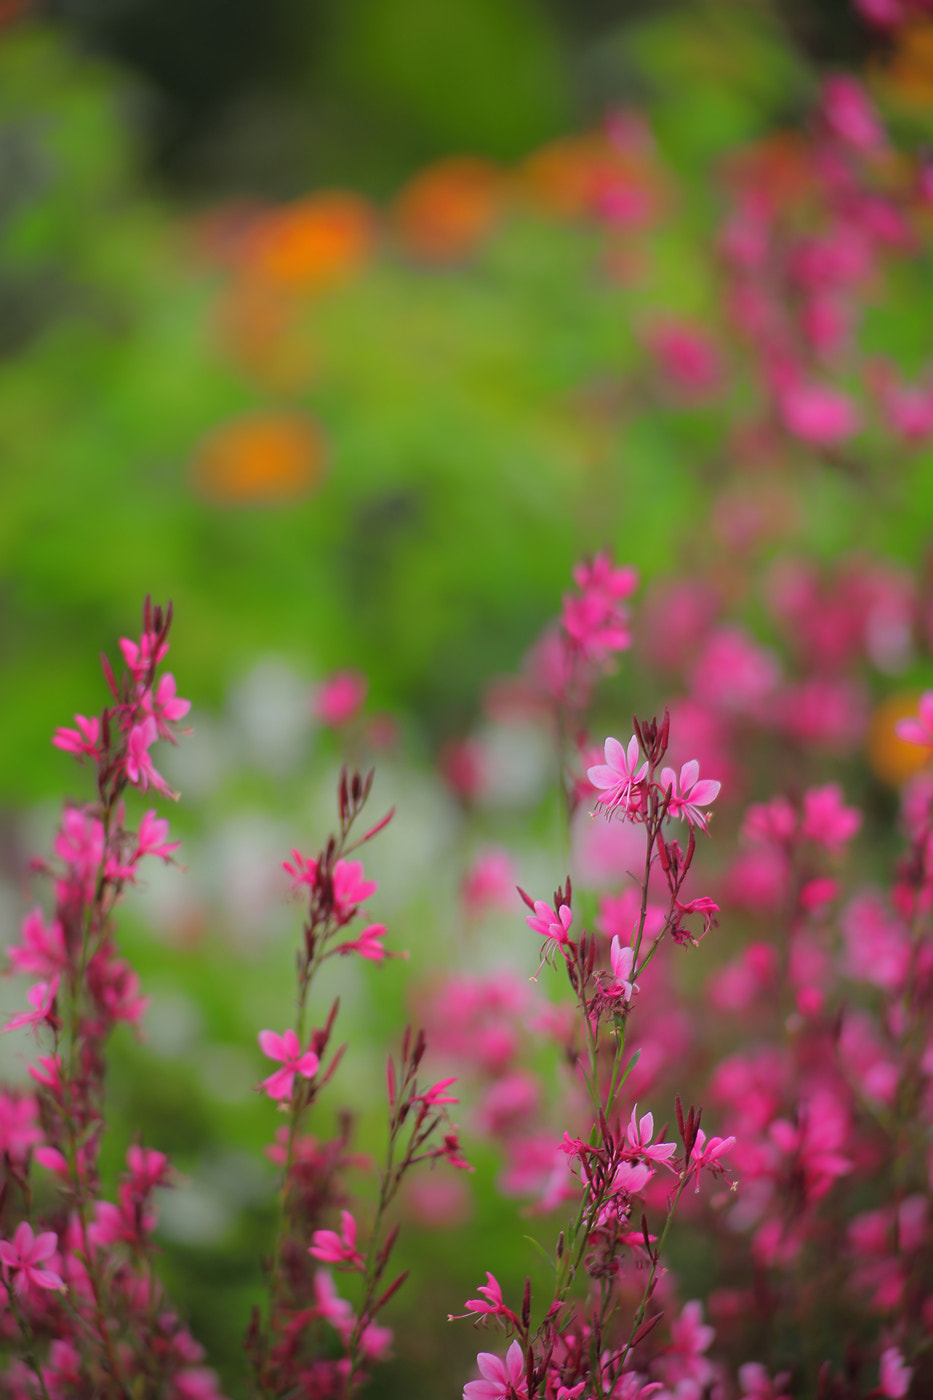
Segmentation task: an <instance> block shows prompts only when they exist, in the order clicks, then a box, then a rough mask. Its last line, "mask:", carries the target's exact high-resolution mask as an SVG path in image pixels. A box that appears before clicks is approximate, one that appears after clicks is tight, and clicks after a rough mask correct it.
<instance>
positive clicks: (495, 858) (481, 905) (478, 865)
mask: <svg viewBox="0 0 933 1400" xmlns="http://www.w3.org/2000/svg"><path fill="white" fill-rule="evenodd" d="M461 894H462V898H463V904H464V907H465V909H466V912H467V913H468V914H469V915H470V916H471V917H472V918H477V917H479V915H480V914H482V913H484V912H485V911H486V909H488V908H492V907H493V906H499V907H501V908H506V909H507V908H509V907H511V903H512V898H513V896H514V894H515V872H514V869H513V866H512V861H511V858H510V857H509V855H508V853H507V852H506V851H503V850H489V851H482V852H481V853H480V854H479V855H478V856H477V857H476V859H475V860H474V862H473V864H472V865H471V867H470V869H469V870H468V871H467V873H466V875H465V877H464V880H463V885H462V887H461Z"/></svg>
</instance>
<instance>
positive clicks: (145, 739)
mask: <svg viewBox="0 0 933 1400" xmlns="http://www.w3.org/2000/svg"><path fill="white" fill-rule="evenodd" d="M158 737H159V733H158V729H157V726H156V722H155V720H154V719H153V718H152V717H151V716H150V717H149V718H147V719H144V720H143V721H142V723H141V724H134V725H133V727H132V729H131V730H130V737H129V739H128V740H127V744H126V758H125V760H124V766H125V771H126V776H127V779H128V780H129V782H130V783H132V785H133V787H135V788H139V790H140V792H145V791H146V789H147V788H148V786H149V784H150V783H151V784H152V786H153V787H154V788H155V789H156V791H157V792H161V793H162V794H163V795H164V796H165V797H171V798H172V799H173V800H175V801H177V799H178V793H177V792H174V791H173V790H172V788H170V787H169V785H168V783H167V782H166V781H165V779H164V778H163V777H162V775H161V774H160V773H157V772H156V770H155V768H154V767H153V763H152V759H151V758H150V757H149V748H150V746H151V745H152V744H154V743H155V742H156V740H157V739H158Z"/></svg>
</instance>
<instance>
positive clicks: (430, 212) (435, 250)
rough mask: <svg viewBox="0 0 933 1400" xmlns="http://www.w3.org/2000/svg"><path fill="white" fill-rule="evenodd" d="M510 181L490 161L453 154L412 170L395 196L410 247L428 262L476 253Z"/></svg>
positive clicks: (399, 226) (400, 229)
mask: <svg viewBox="0 0 933 1400" xmlns="http://www.w3.org/2000/svg"><path fill="white" fill-rule="evenodd" d="M505 188H506V182H505V177H504V176H503V174H502V172H501V171H500V170H499V169H498V168H497V167H496V166H495V165H493V164H492V163H491V162H489V161H486V160H480V159H479V158H478V157H476V156H449V157H447V158H446V159H445V160H439V161H436V162H435V163H434V164H433V165H429V166H427V167H426V168H425V169H424V170H421V171H419V172H418V174H417V175H414V176H413V177H412V179H410V180H409V181H408V183H407V184H406V185H404V186H403V187H402V189H401V191H400V192H399V194H398V195H397V197H396V199H395V204H394V207H393V211H392V217H393V223H394V225H395V229H396V232H397V234H398V237H399V240H400V242H401V243H402V245H403V247H404V248H405V249H406V251H407V252H409V253H412V254H413V255H414V256H415V257H417V258H424V259H426V260H427V261H430V262H445V261H447V260H449V259H457V258H462V257H465V256H467V255H468V254H470V253H472V252H473V251H474V250H475V249H476V248H477V247H478V245H479V244H480V243H481V242H482V240H483V239H484V238H485V237H486V236H487V235H488V234H489V233H490V232H491V231H492V228H493V226H494V225H495V223H496V221H497V219H498V218H499V216H500V214H501V212H502V206H503V202H504V195H505Z"/></svg>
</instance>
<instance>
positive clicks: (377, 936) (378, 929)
mask: <svg viewBox="0 0 933 1400" xmlns="http://www.w3.org/2000/svg"><path fill="white" fill-rule="evenodd" d="M385 931H386V926H385V924H367V926H366V928H364V929H363V932H362V933H361V934H360V936H359V937H358V938H354V939H353V941H352V942H351V943H341V944H339V945H338V947H337V948H336V949H335V951H336V952H338V953H340V955H341V956H345V955H346V954H347V953H359V955H360V957H361V958H366V960H367V961H368V962H383V961H384V960H385V959H386V958H387V957H388V956H389V954H388V953H387V952H386V950H385V948H384V946H383V943H382V940H383V938H384V937H385ZM402 956H405V957H407V954H403V955H402Z"/></svg>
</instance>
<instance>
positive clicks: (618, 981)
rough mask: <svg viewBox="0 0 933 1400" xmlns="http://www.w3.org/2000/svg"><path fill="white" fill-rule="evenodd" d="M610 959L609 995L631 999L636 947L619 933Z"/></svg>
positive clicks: (634, 986)
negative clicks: (625, 944) (621, 939)
mask: <svg viewBox="0 0 933 1400" xmlns="http://www.w3.org/2000/svg"><path fill="white" fill-rule="evenodd" d="M609 961H610V962H611V964H612V973H613V977H614V978H615V981H614V983H613V985H612V986H611V987H609V988H608V989H607V990H608V992H609V995H610V996H620V997H621V998H622V1000H623V1001H625V1002H629V1001H631V999H632V992H637V991H638V983H637V982H633V981H632V980H631V979H632V967H633V964H634V962H635V949H634V948H631V947H625V948H623V947H622V945H621V944H620V942H619V938H618V935H616V936H615V937H614V938H613V940H612V944H611V945H610V948H609ZM649 1117H650V1114H649Z"/></svg>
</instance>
